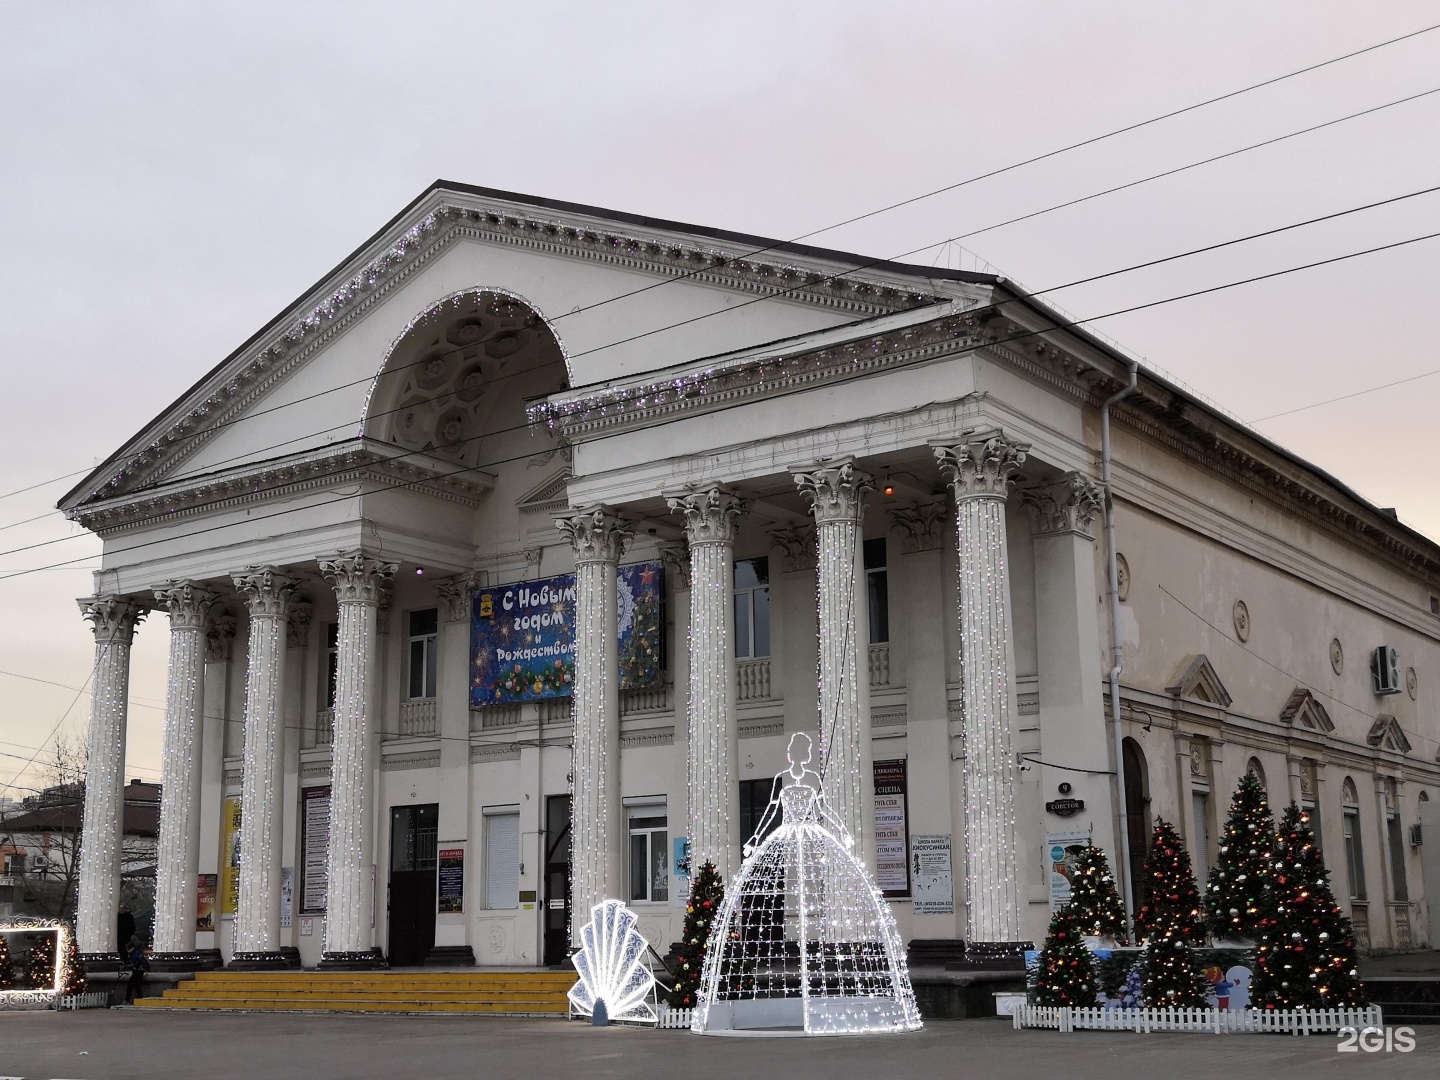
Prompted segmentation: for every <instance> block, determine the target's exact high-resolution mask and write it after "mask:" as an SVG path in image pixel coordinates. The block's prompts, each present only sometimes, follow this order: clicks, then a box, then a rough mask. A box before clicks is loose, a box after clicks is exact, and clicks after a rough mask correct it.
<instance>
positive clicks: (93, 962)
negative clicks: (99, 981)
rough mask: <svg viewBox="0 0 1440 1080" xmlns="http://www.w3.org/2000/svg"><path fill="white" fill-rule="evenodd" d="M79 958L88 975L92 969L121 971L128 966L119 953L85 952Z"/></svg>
mask: <svg viewBox="0 0 1440 1080" xmlns="http://www.w3.org/2000/svg"><path fill="white" fill-rule="evenodd" d="M79 960H80V966H81V967H82V968H84V969H85V973H86V974H87V975H88V974H89V973H90V972H92V971H120V970H121V969H122V968H125V967H126V966H127V965H126V963H125V960H124V958H123V957H122V956H121V955H120V954H119V953H105V952H83V953H80V954H79Z"/></svg>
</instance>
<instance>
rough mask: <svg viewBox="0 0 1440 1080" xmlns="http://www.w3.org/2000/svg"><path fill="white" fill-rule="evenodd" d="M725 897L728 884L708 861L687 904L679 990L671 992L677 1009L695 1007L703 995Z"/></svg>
mask: <svg viewBox="0 0 1440 1080" xmlns="http://www.w3.org/2000/svg"><path fill="white" fill-rule="evenodd" d="M724 899H725V886H724V883H723V882H721V880H720V875H719V874H717V873H716V872H715V864H714V863H712V862H708V861H707V862H706V863H705V865H704V866H702V867H700V870H699V872H698V873H696V875H695V877H694V880H693V881H692V882H691V884H690V900H689V902H688V903H687V904H686V905H685V929H684V931H683V932H682V935H681V938H680V948H679V950H678V951H677V953H676V958H677V959H678V961H679V967H678V968H677V970H676V973H675V989H674V990H672V991H671V992H670V1004H671V1005H673V1006H675V1007H676V1008H677V1009H693V1008H694V1007H695V1003H696V1001H697V1000H698V998H699V996H700V974H701V972H702V971H703V970H704V967H705V951H706V948H707V947H708V946H709V944H710V927H711V926H712V925H713V924H714V921H715V917H716V916H717V915H719V914H720V903H721V901H722V900H724Z"/></svg>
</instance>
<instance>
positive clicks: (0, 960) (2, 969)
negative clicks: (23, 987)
mask: <svg viewBox="0 0 1440 1080" xmlns="http://www.w3.org/2000/svg"><path fill="white" fill-rule="evenodd" d="M14 986H15V966H14V964H12V963H11V961H10V942H9V940H8V935H6V934H0V990H10V989H13V988H14Z"/></svg>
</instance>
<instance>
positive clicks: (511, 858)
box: [484, 809, 520, 909]
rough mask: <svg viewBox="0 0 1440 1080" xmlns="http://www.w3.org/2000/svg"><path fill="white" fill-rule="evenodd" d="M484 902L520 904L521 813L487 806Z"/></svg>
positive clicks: (508, 905)
mask: <svg viewBox="0 0 1440 1080" xmlns="http://www.w3.org/2000/svg"><path fill="white" fill-rule="evenodd" d="M484 814H485V906H486V907H487V908H492V909H494V908H514V907H519V906H520V815H519V814H518V813H516V812H513V811H504V812H499V813H492V812H491V811H490V810H488V809H487V810H485V811H484Z"/></svg>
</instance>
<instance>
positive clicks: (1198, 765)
mask: <svg viewBox="0 0 1440 1080" xmlns="http://www.w3.org/2000/svg"><path fill="white" fill-rule="evenodd" d="M1190 775H1191V776H1198V777H1201V778H1202V779H1203V778H1204V776H1205V744H1204V743H1202V742H1201V741H1200V740H1199V739H1191V740H1190Z"/></svg>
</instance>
